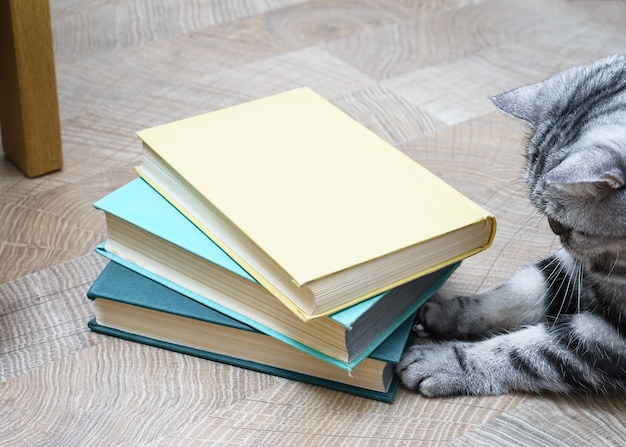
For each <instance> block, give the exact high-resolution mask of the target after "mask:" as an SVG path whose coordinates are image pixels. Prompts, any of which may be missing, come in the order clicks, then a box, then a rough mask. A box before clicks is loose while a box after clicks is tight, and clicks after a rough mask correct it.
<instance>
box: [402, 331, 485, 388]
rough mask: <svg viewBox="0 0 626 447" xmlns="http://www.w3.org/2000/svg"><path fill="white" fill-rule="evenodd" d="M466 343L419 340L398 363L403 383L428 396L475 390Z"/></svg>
mask: <svg viewBox="0 0 626 447" xmlns="http://www.w3.org/2000/svg"><path fill="white" fill-rule="evenodd" d="M465 361H466V358H465V353H464V352H463V349H462V347H460V346H458V345H455V344H450V343H427V344H418V345H414V346H412V347H410V348H409V349H407V350H406V352H405V353H404V355H403V356H402V359H401V361H400V363H399V364H398V366H397V369H396V371H397V373H398V376H399V377H400V380H402V383H403V384H404V385H405V386H406V387H407V388H409V389H411V390H413V391H415V392H418V393H420V394H423V395H424V396H428V397H443V396H458V395H467V394H474V393H473V392H472V390H471V389H470V388H468V386H467V379H468V371H467V365H466V364H465Z"/></svg>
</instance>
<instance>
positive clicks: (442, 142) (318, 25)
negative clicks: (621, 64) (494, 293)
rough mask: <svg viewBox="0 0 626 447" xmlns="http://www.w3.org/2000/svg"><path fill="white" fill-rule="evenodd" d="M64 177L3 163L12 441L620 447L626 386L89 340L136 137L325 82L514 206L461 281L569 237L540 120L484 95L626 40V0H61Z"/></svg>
mask: <svg viewBox="0 0 626 447" xmlns="http://www.w3.org/2000/svg"><path fill="white" fill-rule="evenodd" d="M51 10H52V24H53V31H54V41H55V54H56V63H57V80H58V91H59V102H60V112H61V121H62V134H63V145H64V160H65V168H64V169H63V170H62V171H60V172H57V173H54V174H52V175H48V176H45V177H42V178H37V179H33V180H28V179H26V178H25V177H24V176H23V175H22V174H21V173H20V172H19V171H18V170H17V169H16V168H15V167H14V166H13V165H11V163H10V162H9V161H7V160H6V159H5V158H4V157H2V158H0V444H2V445H3V446H8V445H10V446H44V445H45V446H54V445H58V446H74V445H76V446H78V445H81V446H86V445H106V446H112V445H124V446H135V445H149V446H157V445H158V446H174V445H176V446H199V445H220V446H239V445H251V446H303V445H306V446H314V445H324V446H339V445H341V446H387V445H392V446H402V445H411V446H421V445H442V444H445V443H447V442H449V443H451V445H456V446H461V445H463V446H465V445H467V446H475V445H494V446H496V445H497V446H505V445H553V446H564V445H576V446H581V445H593V446H597V445H618V444H620V443H622V442H623V440H624V439H626V399H625V398H624V397H620V396H618V397H611V398H608V397H607V398H605V397H590V398H587V399H568V398H560V397H556V396H550V395H545V396H527V395H515V396H503V397H488V398H456V399H435V400H429V399H425V398H422V397H418V396H415V395H413V394H411V393H409V392H407V391H406V390H404V389H402V390H400V392H399V394H398V397H397V399H396V401H395V403H394V404H392V405H388V404H383V403H379V402H374V401H369V400H365V399H362V398H357V397H353V396H350V395H345V394H341V393H337V392H332V391H328V390H325V389H322V388H317V387H313V386H308V385H303V384H300V383H296V382H291V381H287V380H283V379H278V378H275V377H271V376H267V375H262V374H258V373H254V372H250V371H246V370H241V369H237V368H233V367H230V366H226V365H222V364H217V363H212V362H208V361H203V360H198V359H196V358H192V357H186V356H183V355H177V354H173V353H169V352H165V351H161V350H158V349H153V348H148V347H146V346H142V345H136V344H132V343H130V342H124V341H120V340H116V339H113V338H107V337H105V336H100V335H96V334H93V333H90V332H89V331H88V330H87V327H86V323H87V320H88V319H89V318H90V317H91V315H92V309H91V304H90V303H89V302H88V301H87V299H86V298H85V292H86V291H87V288H88V287H89V285H90V283H91V282H92V281H93V280H94V278H95V277H96V276H97V274H98V273H99V271H100V270H101V269H102V268H103V266H104V261H103V260H102V259H100V258H99V257H97V256H96V255H95V254H94V253H93V247H94V245H95V244H96V243H98V242H100V241H102V240H103V239H104V238H105V236H106V228H105V223H104V218H103V216H102V214H101V213H99V212H97V211H95V210H94V209H93V208H92V204H93V202H94V201H96V200H97V199H99V198H101V197H102V196H104V195H105V194H107V193H109V192H110V191H112V190H113V189H115V188H117V187H119V186H121V185H123V184H124V183H126V182H128V181H129V180H131V179H133V178H134V177H135V174H134V171H133V166H134V165H135V164H137V163H138V161H139V159H140V150H141V146H140V143H139V141H138V139H137V138H136V136H135V132H136V131H138V130H140V129H143V128H146V127H149V126H153V125H156V124H161V123H165V122H169V121H172V120H175V119H179V118H183V117H188V116H191V115H195V114H198V113H201V112H206V111H210V110H214V109H217V108H221V107H224V106H229V105H232V104H236V103H240V102H242V101H246V100H250V99H253V98H258V97H261V96H265V95H270V94H273V93H277V92H280V91H283V90H287V89H290V88H293V87H297V86H301V85H308V86H310V87H312V88H313V89H315V90H317V91H318V92H319V93H320V94H322V95H323V96H325V97H327V98H329V99H330V100H332V101H333V102H334V103H335V104H337V105H338V106H339V107H341V108H342V109H343V110H345V111H346V112H348V113H349V114H351V115H352V116H353V117H355V118H356V119H357V120H359V121H360V122H362V123H363V124H365V125H367V126H368V127H370V128H371V129H373V130H374V131H375V132H377V133H378V134H379V135H381V136H382V137H384V138H385V139H387V140H388V141H390V142H391V143H393V144H394V145H396V146H397V147H399V148H400V149H401V150H403V151H405V152H406V153H407V154H409V155H410V156H411V157H413V158H414V159H415V160H417V161H418V162H420V163H421V164H423V165H424V166H426V167H428V168H429V169H431V170H432V171H434V172H435V173H437V174H438V175H440V176H441V177H443V178H444V179H445V180H447V181H448V182H450V183H451V184H452V185H454V186H455V187H456V188H458V189H459V190H461V191H462V192H464V193H465V194H467V195H468V196H470V197H472V198H473V199H475V200H476V201H478V202H479V203H481V204H483V205H484V206H485V207H487V208H489V209H490V210H492V211H493V212H494V213H495V214H496V215H497V217H498V219H499V227H498V235H497V238H496V241H495V243H494V246H493V248H491V249H490V250H488V251H486V252H484V253H483V254H480V255H478V256H475V257H474V258H472V259H470V260H468V261H467V262H466V263H464V265H463V266H462V268H461V269H460V270H459V271H458V273H457V274H456V275H455V276H454V277H453V279H451V281H450V282H449V283H448V284H447V285H446V290H447V291H448V292H449V293H456V292H461V291H465V292H468V291H470V292H471V291H476V290H478V289H479V288H482V287H487V286H489V285H492V284H494V283H496V282H498V281H499V280H501V279H503V278H504V277H505V276H506V275H508V274H509V273H511V272H512V271H514V270H515V269H516V268H518V267H519V266H520V265H523V264H524V263H526V262H529V261H531V260H533V259H535V258H537V257H539V256H541V255H544V254H546V253H548V252H549V251H551V250H553V249H554V248H555V247H556V246H557V245H556V241H555V238H554V237H553V236H552V234H551V233H550V231H549V229H548V226H547V224H546V222H545V221H544V220H543V219H541V218H540V217H538V216H537V215H536V214H534V212H533V210H532V209H531V208H530V206H529V205H528V201H527V199H526V196H525V193H524V184H523V182H522V180H521V172H522V163H523V157H522V138H523V135H524V129H523V128H522V127H521V126H520V125H519V124H518V123H516V122H514V121H512V120H511V119H509V118H507V117H504V116H501V115H500V114H499V113H497V112H496V111H495V110H494V107H493V106H492V104H491V103H490V101H489V99H488V98H489V96H490V95H493V94H496V93H499V92H502V91H505V90H508V89H511V88H514V87H516V86H519V85H521V84H524V83H528V82H533V81H538V80H540V79H542V78H544V77H546V76H547V75H549V74H551V73H553V72H555V71H557V70H559V69H562V68H565V67H567V66H569V65H572V64H577V63H582V62H585V61H589V60H591V59H594V58H596V57H599V56H604V55H608V54H611V53H614V52H620V51H622V52H623V51H624V49H626V26H625V25H626V2H624V1H610V0H607V1H583V0H579V1H559V0H552V1H538V0H525V1H518V2H514V1H510V0H485V1H471V0H363V1H356V0H353V1H331V0H327V1H302V0H264V1H261V0H259V1H257V0H232V1H231V0H214V1H210V0H206V1H203V0H185V1H183V0H151V1H141V0H136V1H131V0H109V1H106V0H90V1H86V0H53V1H51Z"/></svg>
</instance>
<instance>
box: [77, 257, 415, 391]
mask: <svg viewBox="0 0 626 447" xmlns="http://www.w3.org/2000/svg"><path fill="white" fill-rule="evenodd" d="M87 296H88V298H89V299H91V300H93V301H94V308H95V313H96V316H95V318H93V319H92V320H91V321H90V322H89V327H90V328H91V329H92V330H93V331H96V332H99V333H103V334H107V335H113V336H116V337H119V338H124V339H127V340H131V341H135V342H139V343H143V344H147V345H152V346H156V347H160V348H164V349H169V350H172V351H175V352H180V353H183V354H189V355H194V356H197V357H201V358H206V359H209V360H214V361H218V362H222V363H227V364H232V365H235V366H238V367H242V368H248V369H252V370H255V371H259V372H264V373H269V374H273V375H276V376H280V377H285V378H289V379H292V380H298V381H302V382H305V383H311V384H314V385H319V386H324V387H327V388H331V389H335V390H339V391H343V392H347V393H352V394H356V395H359V396H363V397H368V398H372V399H377V400H382V401H385V402H391V401H392V400H393V398H394V396H395V393H396V390H397V386H398V381H397V378H396V377H395V374H393V365H395V364H397V362H398V361H399V359H400V356H401V354H402V352H403V349H404V347H405V346H406V344H407V339H409V338H410V337H409V335H410V325H411V322H412V317H413V316H411V317H410V318H408V319H407V320H406V321H405V322H403V324H402V325H401V326H400V327H399V328H398V329H396V330H395V331H394V332H393V333H392V334H390V336H389V337H388V338H387V339H386V340H385V341H384V342H383V343H382V344H381V345H380V346H379V347H378V348H377V349H376V350H375V351H374V352H372V354H371V355H370V357H369V358H368V359H367V360H366V361H364V362H363V363H361V365H359V366H358V367H356V368H355V369H353V370H352V372H351V373H350V374H348V373H347V372H346V371H343V370H339V369H337V368H335V367H333V366H332V365H329V364H328V363H326V362H323V361H320V360H319V359H316V358H315V357H310V356H308V355H307V354H304V353H303V352H302V351H300V350H298V349H295V348H293V347H291V346H288V345H285V344H283V343H281V342H280V341H277V340H275V339H273V338H272V337H269V336H267V335H265V334H262V333H260V332H258V331H256V330H255V329H254V328H252V327H250V326H248V325H246V324H243V323H241V322H239V321H237V320H234V319H232V318H230V317H228V316H226V315H224V314H221V313H219V312H217V311H215V310H213V309H211V308H209V307H207V306H203V305H202V304H200V303H198V302H196V301H194V300H191V299H189V298H187V297H185V296H184V295H181V294H179V293H177V292H175V291H173V290H171V289H169V288H167V287H165V286H163V285H161V284H159V283H157V282H154V281H152V280H150V279H149V278H146V277H144V276H142V275H140V274H138V273H136V272H134V271H132V270H130V269H127V268H125V267H123V266H121V265H119V264H117V263H115V262H109V263H108V264H107V266H106V267H105V268H104V270H103V271H102V272H101V274H100V275H99V277H98V278H97V279H96V280H95V281H94V283H93V284H92V286H91V287H90V289H89V291H88V293H87Z"/></svg>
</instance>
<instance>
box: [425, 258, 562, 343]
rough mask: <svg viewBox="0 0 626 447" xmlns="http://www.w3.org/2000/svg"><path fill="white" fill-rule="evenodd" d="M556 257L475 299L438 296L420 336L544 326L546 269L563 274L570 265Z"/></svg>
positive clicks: (428, 305) (473, 335) (457, 335)
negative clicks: (564, 268)
mask: <svg viewBox="0 0 626 447" xmlns="http://www.w3.org/2000/svg"><path fill="white" fill-rule="evenodd" d="M563 256H564V255H562V254H560V255H554V256H551V257H549V258H547V259H545V260H543V261H541V262H538V263H537V264H535V265H530V266H528V267H526V268H524V269H521V270H519V271H518V272H516V273H515V274H514V275H513V276H511V277H510V278H509V279H508V280H507V281H505V282H503V283H502V284H500V285H498V286H496V287H494V288H492V289H490V290H487V291H485V292H484V293H480V294H477V295H473V296H460V297H455V298H447V297H444V296H441V295H435V296H433V297H432V298H431V299H429V300H428V301H427V302H426V303H424V305H423V306H422V307H421V308H420V310H419V312H418V315H417V318H416V324H415V326H414V328H415V330H416V332H417V333H418V335H420V336H427V335H435V336H438V337H443V338H461V339H464V338H476V337H477V336H480V335H481V334H483V335H484V334H487V333H490V332H499V331H502V330H505V329H509V328H513V327H516V326H521V325H528V324H533V323H537V322H540V321H542V320H543V319H544V316H545V311H546V303H545V299H544V297H545V295H546V292H547V287H548V283H549V281H546V276H547V275H548V274H547V273H546V268H545V266H546V265H548V266H550V269H548V270H549V271H554V270H559V271H560V270H562V268H561V267H560V266H562V265H566V263H569V261H568V260H567V259H566V258H563V259H562V257H563Z"/></svg>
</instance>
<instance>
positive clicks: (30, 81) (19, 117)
mask: <svg viewBox="0 0 626 447" xmlns="http://www.w3.org/2000/svg"><path fill="white" fill-rule="evenodd" d="M0 126H1V127H2V148H3V150H4V153H5V154H6V156H7V157H8V158H9V159H11V160H12V161H13V162H14V163H15V164H16V165H17V166H18V167H19V168H20V169H21V170H22V171H24V173H25V174H26V175H27V176H29V177H36V176H39V175H43V174H47V173H49V172H52V171H56V170H58V169H61V167H62V165H63V153H62V149H61V126H60V122H59V106H58V98H57V86H56V75H55V68H54V52H53V46H52V26H51V24H50V4H49V3H48V0H0Z"/></svg>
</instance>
